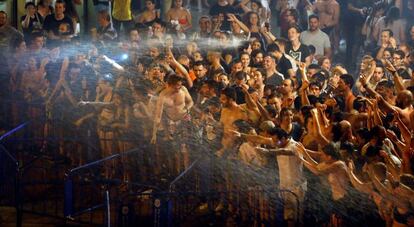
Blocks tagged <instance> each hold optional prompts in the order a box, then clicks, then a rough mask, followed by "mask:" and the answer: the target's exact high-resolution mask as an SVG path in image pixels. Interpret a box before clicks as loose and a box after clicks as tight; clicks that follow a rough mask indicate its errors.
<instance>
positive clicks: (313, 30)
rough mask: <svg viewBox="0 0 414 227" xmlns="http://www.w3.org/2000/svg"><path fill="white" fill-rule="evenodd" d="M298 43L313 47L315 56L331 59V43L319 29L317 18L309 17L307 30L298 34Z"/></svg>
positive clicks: (314, 16)
mask: <svg viewBox="0 0 414 227" xmlns="http://www.w3.org/2000/svg"><path fill="white" fill-rule="evenodd" d="M300 41H301V42H302V43H303V44H305V45H307V46H309V45H312V46H314V47H315V55H322V56H326V57H328V58H330V57H331V42H330V41H329V36H328V35H327V34H326V33H325V32H323V31H321V30H320V29H319V17H318V16H316V15H311V16H309V30H306V31H303V32H302V33H301V34H300Z"/></svg>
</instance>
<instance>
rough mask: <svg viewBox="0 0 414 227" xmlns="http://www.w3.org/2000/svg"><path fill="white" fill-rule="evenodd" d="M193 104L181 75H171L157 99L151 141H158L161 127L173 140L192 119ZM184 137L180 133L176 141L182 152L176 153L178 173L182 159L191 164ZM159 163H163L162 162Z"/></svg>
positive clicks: (168, 137)
mask: <svg viewBox="0 0 414 227" xmlns="http://www.w3.org/2000/svg"><path fill="white" fill-rule="evenodd" d="M193 105H194V103H193V99H192V98H191V96H190V93H189V92H188V90H187V88H185V87H184V86H183V85H182V79H181V77H179V76H177V75H171V76H169V77H168V80H167V87H166V88H165V89H164V90H163V91H161V93H160V95H159V97H158V100H157V106H156V109H155V115H154V116H155V117H154V125H153V130H152V139H151V143H152V144H155V143H156V141H157V132H158V129H160V128H162V129H164V132H165V133H166V137H167V140H169V141H172V140H173V137H174V136H177V134H178V133H180V132H181V131H182V130H183V129H184V128H185V121H189V120H190V119H189V116H190V115H189V110H190V109H191V107H192V106H193ZM163 114H164V115H163ZM177 137H178V136H177ZM184 139H185V138H182V136H181V135H180V139H179V140H178V142H177V141H175V142H177V143H178V145H179V146H180V147H179V148H178V149H179V150H180V153H177V152H176V153H175V171H176V172H177V173H179V172H180V170H181V163H182V162H181V160H182V161H183V162H184V167H185V168H187V167H188V166H189V165H190V156H189V153H188V148H187V147H186V144H185V142H184ZM159 155H160V154H159V153H158V152H157V154H156V156H158V158H161V157H160V156H159ZM181 157H182V159H181ZM158 158H157V159H158ZM158 160H159V159H158ZM167 162H169V165H170V168H174V167H172V166H173V164H172V163H171V160H170V159H168V160H167ZM158 163H160V164H161V162H158ZM171 170H173V169H170V170H169V171H170V172H171Z"/></svg>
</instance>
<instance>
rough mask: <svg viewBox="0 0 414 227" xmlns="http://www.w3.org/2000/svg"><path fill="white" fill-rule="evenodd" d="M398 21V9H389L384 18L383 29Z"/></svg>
mask: <svg viewBox="0 0 414 227" xmlns="http://www.w3.org/2000/svg"><path fill="white" fill-rule="evenodd" d="M398 19H400V9H398V8H397V7H395V6H393V7H391V8H389V9H388V11H387V15H385V18H384V22H385V27H387V26H388V25H390V24H392V23H393V22H394V21H396V20H398Z"/></svg>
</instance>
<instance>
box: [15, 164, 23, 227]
mask: <svg viewBox="0 0 414 227" xmlns="http://www.w3.org/2000/svg"><path fill="white" fill-rule="evenodd" d="M14 184H15V185H14V187H15V196H16V198H15V200H16V227H21V226H22V223H23V211H22V208H23V206H22V201H23V199H22V193H21V188H20V169H19V164H17V166H16V175H15V179H14Z"/></svg>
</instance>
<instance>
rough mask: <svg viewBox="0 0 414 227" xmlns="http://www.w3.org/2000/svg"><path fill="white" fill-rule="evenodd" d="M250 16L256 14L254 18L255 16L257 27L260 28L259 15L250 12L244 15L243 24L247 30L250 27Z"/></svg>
mask: <svg viewBox="0 0 414 227" xmlns="http://www.w3.org/2000/svg"><path fill="white" fill-rule="evenodd" d="M252 14H256V16H257V26H259V27H260V23H261V21H260V16H259V14H258V13H256V12H253V11H250V12H248V13H247V14H246V16H245V22H246V25H247V27H248V28H249V29H250V28H251V27H252V24H251V23H250V16H251V15H252Z"/></svg>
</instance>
